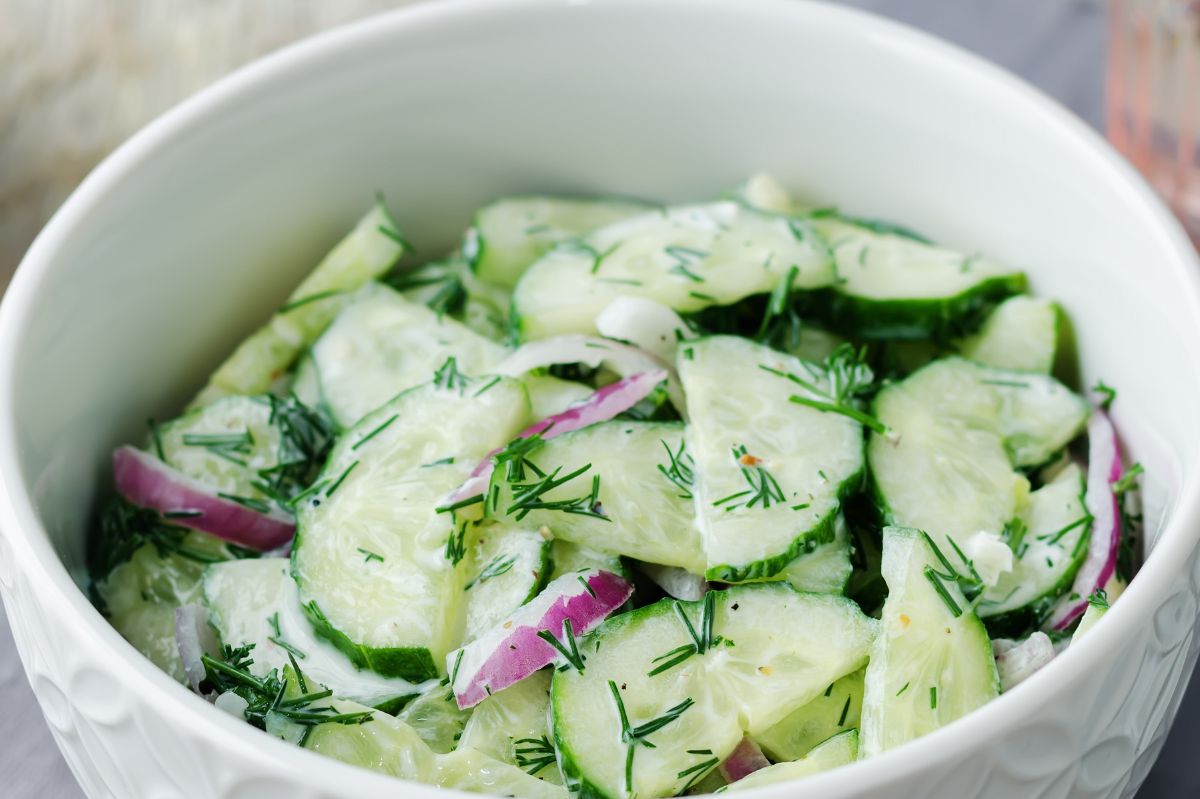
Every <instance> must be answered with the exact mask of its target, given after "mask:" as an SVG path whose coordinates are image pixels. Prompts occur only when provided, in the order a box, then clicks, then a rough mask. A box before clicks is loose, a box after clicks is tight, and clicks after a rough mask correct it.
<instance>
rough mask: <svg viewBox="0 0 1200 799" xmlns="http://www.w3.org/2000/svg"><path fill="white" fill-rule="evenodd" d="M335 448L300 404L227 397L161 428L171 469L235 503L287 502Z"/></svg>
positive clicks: (160, 444) (159, 439) (159, 443)
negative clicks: (330, 450) (331, 447)
mask: <svg viewBox="0 0 1200 799" xmlns="http://www.w3.org/2000/svg"><path fill="white" fill-rule="evenodd" d="M330 443H331V431H330V429H329V425H328V422H327V421H326V420H325V419H324V418H323V417H322V416H321V415H320V414H319V413H318V412H316V411H314V410H312V409H310V408H308V407H306V406H305V405H303V404H302V403H300V402H299V401H297V400H295V399H279V398H277V397H274V396H271V395H259V396H254V397H222V398H221V399H218V400H216V401H214V402H212V403H211V404H209V405H205V406H204V407H201V408H196V409H194V410H191V411H189V412H188V413H186V414H184V415H183V416H181V417H179V418H178V419H176V420H174V421H172V422H168V423H166V424H164V425H162V426H160V427H159V428H158V429H157V431H156V434H155V437H154V447H155V450H156V451H157V453H161V455H160V457H161V458H162V460H163V461H164V462H165V463H166V464H167V465H169V466H171V467H172V468H174V469H177V470H179V471H180V472H182V473H183V474H186V475H187V476H188V477H191V478H193V479H195V480H197V481H199V482H200V483H202V484H203V485H204V486H206V487H208V488H210V489H212V490H213V491H215V492H217V493H218V494H219V495H222V496H225V497H227V498H230V499H234V500H235V501H239V500H241V501H243V502H245V503H246V504H252V505H254V506H256V507H260V506H261V505H262V503H264V502H267V501H274V502H276V503H278V504H279V505H280V506H281V507H282V508H283V509H284V510H289V508H288V506H287V502H288V501H289V500H290V499H291V498H292V497H293V496H295V495H296V494H298V493H300V492H301V491H303V490H304V489H305V488H307V487H308V485H309V483H311V482H312V478H313V477H315V476H316V473H317V471H318V470H319V469H320V468H321V466H322V465H323V464H324V460H325V455H326V454H327V452H328V448H329V444H330Z"/></svg>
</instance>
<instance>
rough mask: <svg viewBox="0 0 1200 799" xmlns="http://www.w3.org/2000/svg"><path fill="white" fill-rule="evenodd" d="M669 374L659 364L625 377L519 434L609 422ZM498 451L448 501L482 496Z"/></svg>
mask: <svg viewBox="0 0 1200 799" xmlns="http://www.w3.org/2000/svg"><path fill="white" fill-rule="evenodd" d="M666 377H667V372H666V370H665V369H661V368H659V369H654V370H652V371H649V372H640V373H638V374H635V375H630V376H629V377H626V378H622V379H621V380H618V381H617V382H615V383H611V384H610V385H607V386H605V387H604V388H602V389H599V390H597V391H596V393H594V394H592V395H591V396H590V397H588V398H587V399H585V400H583V401H581V402H577V403H575V404H574V405H572V406H571V407H569V408H567V409H566V410H565V411H563V412H562V413H556V414H554V415H553V416H548V417H546V418H545V419H542V420H541V421H538V422H534V423H533V424H532V425H530V426H529V427H527V428H525V429H524V430H522V431H521V432H520V433H519V434H518V435H517V438H529V437H530V436H532V435H540V436H541V437H542V438H544V439H549V438H554V437H555V436H559V435H562V434H563V433H569V432H571V431H572V430H578V429H580V428H582V427H587V426H588V425H593V424H596V423H597V422H607V421H608V420H609V419H612V418H613V417H615V416H617V415H618V414H620V413H624V412H625V411H627V410H629V409H630V408H632V407H633V406H634V405H637V404H638V403H639V402H641V401H642V400H643V399H645V398H646V397H647V396H649V395H650V392H652V391H654V389H655V387H656V386H658V384H659V383H661V382H662V381H663V380H665V379H666ZM499 451H500V450H498V449H496V450H492V451H491V452H489V453H488V455H487V457H486V458H484V459H483V460H482V461H480V463H479V465H478V466H476V467H475V468H474V469H473V470H472V471H471V475H470V476H469V477H468V478H467V480H466V482H464V483H463V484H462V485H461V486H459V487H458V488H457V489H456V490H455V491H454V493H452V494H451V495H450V496H449V497H448V498H447V500H446V502H445V504H446V505H453V504H455V503H458V502H461V501H462V500H465V499H469V498H471V497H477V496H481V495H482V494H484V493H486V492H487V489H488V483H489V482H490V481H491V479H492V470H493V469H494V468H495V466H496V464H495V462H494V461H493V460H492V458H493V456H495V454H496V453H497V452H499Z"/></svg>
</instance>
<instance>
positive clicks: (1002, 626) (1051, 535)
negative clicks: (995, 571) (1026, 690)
mask: <svg viewBox="0 0 1200 799" xmlns="http://www.w3.org/2000/svg"><path fill="white" fill-rule="evenodd" d="M1083 493H1084V475H1083V471H1082V470H1081V469H1080V468H1079V467H1078V466H1076V465H1075V464H1073V463H1072V464H1069V465H1067V466H1066V467H1065V468H1064V469H1063V470H1062V471H1060V472H1059V473H1058V475H1057V476H1055V478H1054V479H1053V480H1052V481H1051V482H1049V483H1047V484H1046V485H1044V486H1042V487H1041V488H1039V489H1038V490H1037V491H1034V492H1033V493H1031V494H1030V495H1029V507H1028V508H1027V509H1026V510H1025V511H1024V512H1023V513H1022V514H1021V516H1020V525H1019V527H1010V531H1012V533H1011V534H1010V538H1009V543H1010V545H1011V546H1012V547H1013V550H1014V553H1015V554H1016V556H1017V557H1016V558H1015V559H1014V561H1013V568H1012V570H1011V571H1007V572H1004V573H1003V574H1001V575H1000V578H999V580H998V581H997V582H996V584H995V585H992V586H990V587H988V588H987V589H985V590H984V592H983V595H982V597H981V598H980V601H979V603H978V605H977V607H976V612H977V613H978V614H979V616H980V617H981V618H983V619H984V620H985V621H986V623H987V625H988V628H989V629H991V630H993V631H1001V632H1006V633H1014V634H1015V633H1019V632H1020V631H1023V630H1025V629H1028V628H1029V627H1034V626H1037V625H1039V624H1040V623H1041V622H1042V621H1044V620H1045V619H1046V618H1047V616H1048V615H1049V613H1050V611H1051V609H1052V608H1053V606H1054V604H1055V602H1056V601H1057V600H1058V598H1059V597H1060V596H1062V595H1063V594H1064V593H1066V592H1067V590H1068V589H1070V587H1071V581H1072V580H1073V579H1074V577H1075V572H1076V571H1078V570H1079V567H1080V565H1081V564H1082V563H1083V559H1084V557H1085V556H1086V555H1087V544H1088V539H1089V538H1090V535H1091V519H1090V517H1089V516H1088V512H1087V509H1086V507H1085V506H1084V504H1083ZM1014 535H1015V536H1016V537H1015V538H1014Z"/></svg>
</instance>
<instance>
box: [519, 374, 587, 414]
mask: <svg viewBox="0 0 1200 799" xmlns="http://www.w3.org/2000/svg"><path fill="white" fill-rule="evenodd" d="M521 380H522V382H524V383H525V389H526V390H527V391H528V392H529V405H530V406H531V407H532V408H533V418H535V419H545V418H546V417H548V416H553V415H554V414H556V413H562V412H563V411H565V410H566V409H567V408H568V407H570V406H571V405H572V404H574V403H576V402H579V401H580V400H583V399H587V398H588V397H590V396H591V395H592V392H593V391H595V389H593V388H592V387H591V386H588V385H584V384H583V383H578V382H576V381H574V380H560V379H559V378H557V377H552V376H550V375H538V374H528V375H525V376H523V377H522V378H521Z"/></svg>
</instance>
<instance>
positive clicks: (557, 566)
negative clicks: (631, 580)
mask: <svg viewBox="0 0 1200 799" xmlns="http://www.w3.org/2000/svg"><path fill="white" fill-rule="evenodd" d="M550 555H551V557H552V558H553V560H554V570H553V571H552V572H551V573H550V579H551V580H556V579H558V578H559V577H562V576H563V575H564V574H569V573H571V572H584V571H590V570H591V569H602V570H603V571H606V572H612V573H613V574H619V575H621V576H622V577H628V576H629V575H628V573H627V572H628V570H627V569H626V568H625V564H623V563H622V562H621V558H620V556H618V555H613V554H611V553H608V552H598V551H596V550H594V549H589V548H588V547H585V546H580V545H579V544H572V543H571V542H570V541H564V540H562V539H561V538H556V539H554V543H553V545H552V547H551V549H550Z"/></svg>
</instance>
